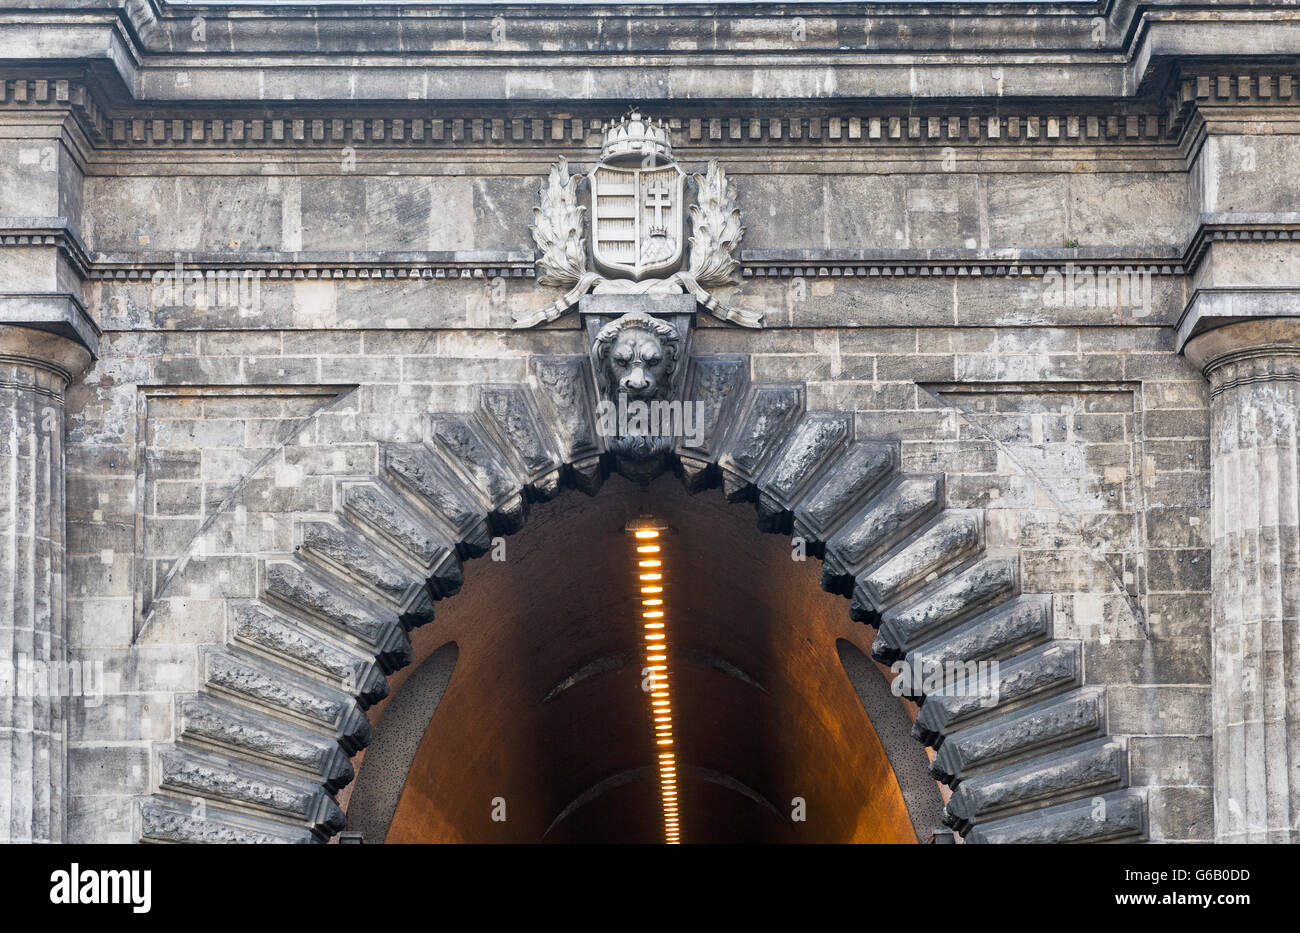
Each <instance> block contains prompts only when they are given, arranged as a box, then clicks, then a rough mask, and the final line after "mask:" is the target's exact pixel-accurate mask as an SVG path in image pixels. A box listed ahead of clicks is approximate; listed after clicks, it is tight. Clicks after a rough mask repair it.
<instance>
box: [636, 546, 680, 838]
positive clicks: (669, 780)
mask: <svg viewBox="0 0 1300 933" xmlns="http://www.w3.org/2000/svg"><path fill="white" fill-rule="evenodd" d="M634 537H635V540H636V555H637V577H638V582H639V583H640V590H641V624H642V627H643V629H644V631H645V652H646V674H647V686H649V688H650V718H651V719H652V721H653V724H654V736H655V749H656V753H657V754H658V759H657V763H658V766H659V796H660V800H661V802H662V806H663V815H664V839H665V841H667V842H668V844H669V845H676V844H678V843H680V842H681V841H682V837H681V820H680V816H679V813H678V809H677V756H676V753H675V752H674V751H673V706H672V698H671V695H670V691H669V681H668V634H667V628H666V623H665V621H664V620H665V618H666V616H665V614H664V565H663V553H662V551H661V549H660V537H659V529H657V528H646V527H641V528H638V529H637V530H636V531H635V532H634Z"/></svg>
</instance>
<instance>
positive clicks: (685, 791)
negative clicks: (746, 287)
mask: <svg viewBox="0 0 1300 933" xmlns="http://www.w3.org/2000/svg"><path fill="white" fill-rule="evenodd" d="M648 517H650V518H649V520H652V521H653V523H654V524H655V525H656V526H658V527H659V528H661V529H662V531H661V534H660V536H659V538H658V543H659V544H660V546H661V549H660V552H659V553H658V554H657V555H655V557H656V558H658V559H661V560H662V568H660V569H661V571H662V576H663V580H662V586H663V594H662V598H663V607H662V608H663V611H664V617H663V622H664V631H665V633H666V637H667V643H668V649H667V652H666V654H667V657H668V667H669V671H668V678H669V679H668V683H669V684H670V686H671V710H672V730H673V734H672V745H671V751H672V753H673V754H674V755H675V772H676V773H675V777H676V786H675V788H673V790H674V792H675V795H676V803H677V805H678V811H679V815H678V817H677V819H678V822H679V825H680V830H679V832H680V838H681V841H682V842H684V843H711V842H718V843H722V842H740V843H796V842H886V843H899V842H917V841H918V837H919V836H922V835H924V834H925V833H926V827H927V826H930V827H933V826H934V825H935V821H936V820H937V810H938V808H939V806H940V805H941V804H940V801H939V795H938V791H937V789H936V785H935V784H934V782H933V781H932V780H930V779H929V778H928V776H927V775H926V773H925V766H926V764H927V763H928V759H927V757H926V753H925V750H924V749H923V748H922V746H920V745H919V744H918V743H916V742H915V741H912V740H911V739H910V738H909V737H908V736H907V735H906V731H907V727H908V725H909V723H910V719H909V710H910V707H909V706H908V705H907V704H906V703H905V702H904V701H902V700H899V699H897V698H895V697H893V696H892V695H890V694H889V691H888V687H887V678H886V677H885V674H884V673H883V672H882V670H881V669H880V668H878V667H877V666H876V665H875V664H874V663H873V662H871V661H870V660H869V659H868V658H867V657H866V656H865V653H866V652H867V651H869V649H870V645H871V638H872V634H873V631H872V629H870V628H869V627H867V626H864V625H861V624H858V623H854V622H852V621H851V620H850V619H849V617H848V612H847V604H846V602H845V601H844V600H843V598H842V597H838V596H833V595H830V594H827V593H825V592H823V591H822V590H821V589H820V588H819V587H818V585H817V579H818V573H819V569H820V564H819V561H818V560H817V559H816V558H815V557H813V556H811V555H809V556H807V557H806V559H804V560H799V559H796V558H797V557H799V556H800V555H799V554H798V552H797V551H796V550H795V549H794V548H792V546H791V541H790V539H789V538H788V537H786V536H779V535H769V534H764V533H762V532H760V531H759V530H758V529H757V527H756V524H755V518H754V512H753V509H752V507H751V506H748V505H733V504H729V503H727V502H726V501H725V499H724V498H723V496H722V495H721V494H720V493H719V492H717V491H711V492H705V493H701V494H698V495H695V496H688V495H687V494H686V492H685V491H684V490H683V489H682V487H681V485H680V483H678V482H677V481H676V480H674V479H673V478H671V477H663V478H660V479H658V480H656V481H655V482H653V483H651V484H649V485H648V486H638V485H637V484H634V483H631V482H629V481H627V480H625V479H622V478H620V477H613V478H611V479H610V480H609V481H607V482H606V483H605V486H604V488H603V489H602V490H601V491H600V493H599V494H598V495H596V496H594V497H588V496H584V495H581V494H568V495H563V496H560V497H559V498H557V499H555V500H554V501H551V502H547V503H540V504H535V505H534V506H533V507H532V509H531V512H530V515H529V518H528V521H527V523H526V525H525V527H524V528H523V530H522V531H520V532H519V533H517V534H515V535H513V536H511V537H508V538H504V539H501V540H500V541H498V542H497V548H496V550H495V553H493V554H489V555H487V556H484V557H482V558H479V559H476V560H473V561H468V562H467V563H466V564H465V584H464V587H463V589H462V591H461V593H460V594H459V595H457V596H455V597H454V598H451V599H447V600H444V601H442V602H440V603H439V604H438V608H437V617H436V618H435V619H434V621H433V622H431V623H429V624H427V625H425V626H423V627H421V628H419V629H417V630H415V631H414V632H412V645H413V648H414V653H415V662H414V663H413V664H412V665H410V666H409V667H408V668H406V669H405V670H403V671H400V672H398V673H397V674H396V675H394V676H393V677H392V678H391V693H390V696H389V698H388V699H387V700H385V701H384V702H383V703H381V704H378V705H377V706H375V707H374V708H372V709H371V710H370V716H371V720H372V722H373V723H374V725H375V740H374V742H373V743H372V745H371V747H370V748H369V749H368V750H367V751H366V752H364V753H363V757H362V760H360V761H359V762H358V765H359V768H358V780H357V782H356V784H355V785H354V786H353V788H351V789H350V793H349V795H348V796H349V797H350V800H349V799H342V800H341V802H342V803H343V804H344V806H345V808H346V809H347V811H348V818H349V826H350V827H354V828H357V829H363V830H364V832H365V837H366V841H367V842H379V841H386V842H389V843H440V842H468V843H489V842H518V843H540V842H546V843H601V842H607V843H662V842H664V841H665V820H664V798H663V796H662V793H661V791H662V787H661V774H660V773H659V770H658V769H657V767H656V765H657V764H658V761H657V758H658V755H659V754H661V753H662V752H663V749H662V748H660V747H659V746H658V745H657V744H656V740H657V735H656V733H655V726H654V723H653V721H652V719H653V717H652V713H651V709H652V707H651V703H650V695H651V694H650V691H648V690H647V689H645V688H646V687H647V686H648V685H649V686H654V685H653V684H648V682H647V680H646V676H645V675H646V667H647V662H646V651H645V643H644V640H643V639H644V635H645V633H644V631H643V629H642V618H641V616H642V612H643V611H644V609H643V606H642V600H643V599H644V598H645V596H644V594H643V593H641V591H640V587H641V586H642V585H643V584H642V583H641V581H639V573H640V572H641V571H642V569H643V568H638V557H640V556H644V555H638V554H637V553H636V544H637V540H636V538H635V536H634V535H633V534H630V533H629V531H628V528H629V527H631V526H634V525H636V526H642V525H644V524H645V522H646V521H647V520H648ZM922 841H924V840H922Z"/></svg>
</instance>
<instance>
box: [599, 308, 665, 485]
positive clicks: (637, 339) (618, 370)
mask: <svg viewBox="0 0 1300 933" xmlns="http://www.w3.org/2000/svg"><path fill="white" fill-rule="evenodd" d="M681 352H682V339H681V335H680V334H678V333H677V328H675V327H673V326H672V325H671V324H669V323H667V322H665V321H661V320H659V319H658V318H655V317H651V316H650V315H648V314H645V313H643V312H640V311H631V312H629V313H627V314H625V315H623V316H622V317H620V318H616V319H615V320H613V321H610V322H609V323H608V324H606V325H605V326H604V327H602V328H601V329H600V331H599V332H598V333H597V334H596V339H595V340H594V341H593V342H592V345H591V364H592V368H593V370H594V371H595V374H596V387H597V388H598V389H599V390H600V397H601V399H602V405H608V406H611V409H617V410H619V411H622V412H624V413H626V411H627V409H628V408H629V407H631V408H637V407H638V405H639V407H642V408H643V407H644V406H645V405H646V404H649V403H655V402H659V401H662V400H664V399H666V398H667V397H668V396H669V395H671V394H672V391H673V375H674V374H675V373H676V372H677V367H678V365H679V364H680V362H681V360H680V357H681ZM672 445H673V438H672V437H671V436H663V435H655V434H652V433H643V432H642V431H640V430H638V429H636V428H632V429H630V430H628V431H626V432H621V431H620V432H618V433H615V434H613V435H612V436H611V437H610V440H609V449H610V450H611V451H612V452H613V453H615V454H617V455H619V456H620V457H628V458H631V459H633V460H642V461H644V460H650V459H653V458H655V457H657V456H658V455H660V454H663V453H667V452H668V451H669V450H670V449H671V448H672Z"/></svg>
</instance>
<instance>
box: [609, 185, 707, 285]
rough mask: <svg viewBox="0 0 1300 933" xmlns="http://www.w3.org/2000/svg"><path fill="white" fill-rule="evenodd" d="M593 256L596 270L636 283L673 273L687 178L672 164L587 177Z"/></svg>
mask: <svg viewBox="0 0 1300 933" xmlns="http://www.w3.org/2000/svg"><path fill="white" fill-rule="evenodd" d="M590 177H591V223H592V254H593V256H594V258H595V260H596V265H597V267H598V268H599V269H600V270H601V271H602V272H604V273H605V274H606V275H609V276H612V277H615V278H630V279H633V280H635V281H639V280H640V279H644V278H648V277H651V276H655V275H663V274H666V273H670V272H673V271H675V270H676V269H677V267H678V265H680V263H681V261H682V231H683V229H684V220H685V216H686V212H685V206H684V203H683V202H684V201H685V195H686V174H685V173H684V172H683V171H682V170H681V169H680V168H678V167H677V165H676V164H674V163H669V164H667V165H661V166H657V167H654V168H614V167H613V166H610V165H605V164H601V165H598V166H596V168H595V169H594V170H593V171H592V173H591V176H590Z"/></svg>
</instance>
